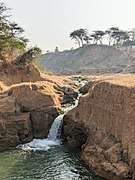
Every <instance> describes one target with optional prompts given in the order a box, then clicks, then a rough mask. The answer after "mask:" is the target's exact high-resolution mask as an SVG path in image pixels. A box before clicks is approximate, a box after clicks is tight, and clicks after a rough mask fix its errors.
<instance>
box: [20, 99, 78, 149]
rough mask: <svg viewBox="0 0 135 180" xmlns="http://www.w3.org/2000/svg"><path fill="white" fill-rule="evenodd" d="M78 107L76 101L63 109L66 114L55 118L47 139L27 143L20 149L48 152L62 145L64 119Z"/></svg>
mask: <svg viewBox="0 0 135 180" xmlns="http://www.w3.org/2000/svg"><path fill="white" fill-rule="evenodd" d="M77 105H78V100H76V101H75V104H74V105H72V106H69V107H65V108H63V111H64V114H60V115H59V116H58V117H56V118H55V120H54V122H53V124H52V126H51V128H50V130H49V134H48V136H47V138H45V139H33V140H32V141H31V142H30V143H26V144H23V145H19V146H18V148H21V149H23V150H25V151H30V150H34V151H36V150H45V151H46V150H48V149H50V148H51V147H54V146H56V145H60V144H61V143H62V142H61V139H60V136H61V128H62V122H63V117H64V115H65V114H66V113H67V112H68V111H70V110H72V109H73V108H75V107H76V106H77Z"/></svg>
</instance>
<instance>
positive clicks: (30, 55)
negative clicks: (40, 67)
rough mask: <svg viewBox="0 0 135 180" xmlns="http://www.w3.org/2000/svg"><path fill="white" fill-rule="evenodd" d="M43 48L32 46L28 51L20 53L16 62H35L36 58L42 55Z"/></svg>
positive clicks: (24, 63) (23, 63)
mask: <svg viewBox="0 0 135 180" xmlns="http://www.w3.org/2000/svg"><path fill="white" fill-rule="evenodd" d="M41 52H42V51H41V49H40V48H39V47H37V46H35V47H32V48H30V49H29V50H28V51H26V52H25V53H23V54H22V55H20V56H19V57H18V58H17V59H16V61H15V62H14V63H15V64H22V65H26V64H28V63H31V62H33V61H34V60H36V59H38V57H39V56H40V55H41Z"/></svg>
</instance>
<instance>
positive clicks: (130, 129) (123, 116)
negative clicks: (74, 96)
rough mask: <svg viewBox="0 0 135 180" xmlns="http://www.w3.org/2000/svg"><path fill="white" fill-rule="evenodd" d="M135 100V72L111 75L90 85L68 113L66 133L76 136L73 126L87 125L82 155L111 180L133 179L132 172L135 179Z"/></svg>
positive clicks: (93, 167) (96, 169)
mask: <svg viewBox="0 0 135 180" xmlns="http://www.w3.org/2000/svg"><path fill="white" fill-rule="evenodd" d="M134 100H135V76H134V75H119V76H118V75H115V76H108V77H105V78H102V79H101V80H99V81H98V80H97V82H95V83H94V84H93V86H92V87H91V86H90V88H89V90H88V93H87V94H86V95H84V96H82V97H81V98H80V100H79V105H78V107H76V108H75V109H73V110H72V111H70V112H69V113H68V114H67V117H68V119H66V128H65V127H63V129H64V134H65V136H66V137H70V136H71V137H72V131H71V130H70V129H72V126H73V125H74V128H76V126H79V125H80V124H81V125H83V126H84V127H83V128H84V129H85V132H84V133H85V134H86V135H87V138H86V141H85V144H84V145H83V146H82V157H83V159H84V161H85V162H86V163H87V164H88V165H89V167H90V168H91V169H93V170H94V171H96V173H97V174H99V175H101V176H103V177H105V178H107V179H112V180H115V179H119V180H120V179H131V175H132V174H133V176H132V179H135V178H134V177H135V168H133V167H135V166H134V164H135V163H134V161H133V159H134V155H135V143H134V139H135V129H134V127H135V121H134V119H135V101H134ZM64 126H65V124H64ZM67 132H68V134H67ZM70 133H71V134H70ZM79 138H80V137H79Z"/></svg>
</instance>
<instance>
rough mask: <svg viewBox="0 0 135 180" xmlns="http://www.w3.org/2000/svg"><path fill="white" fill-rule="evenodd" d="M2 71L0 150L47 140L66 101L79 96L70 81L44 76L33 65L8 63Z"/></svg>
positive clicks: (0, 79)
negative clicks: (35, 140)
mask: <svg viewBox="0 0 135 180" xmlns="http://www.w3.org/2000/svg"><path fill="white" fill-rule="evenodd" d="M1 68H2V69H1V72H0V151H3V150H6V149H9V148H12V147H15V146H16V145H18V144H20V143H26V142H29V141H31V140H32V139H33V138H45V137H47V134H48V132H49V129H50V127H51V125H52V123H53V120H54V119H55V118H56V117H57V116H58V114H59V113H60V110H61V104H62V103H64V102H67V98H66V96H67V97H68V96H69V97H70V99H71V100H73V99H74V98H75V97H76V96H77V91H76V90H75V88H77V87H75V85H74V83H73V82H72V81H71V80H70V79H68V78H62V77H59V78H58V77H56V76H53V75H52V76H49V75H47V74H41V73H40V72H39V71H38V70H37V69H36V68H35V67H34V66H33V65H28V66H24V67H22V66H14V65H13V64H6V65H5V66H3V67H1Z"/></svg>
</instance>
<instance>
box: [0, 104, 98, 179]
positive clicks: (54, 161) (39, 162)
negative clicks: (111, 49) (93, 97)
mask: <svg viewBox="0 0 135 180" xmlns="http://www.w3.org/2000/svg"><path fill="white" fill-rule="evenodd" d="M77 104H78V101H76V102H75V105H72V106H70V107H67V108H64V109H63V111H64V114H66V113H67V112H68V111H70V110H71V109H73V108H74V107H76V106H77ZM64 114H61V115H59V116H58V117H57V118H56V119H55V120H54V122H53V124H52V126H51V129H50V131H49V134H48V137H47V138H46V139H34V140H33V141H31V142H30V143H26V144H23V145H19V146H18V147H17V149H15V150H12V151H6V152H2V153H0V180H100V179H101V178H100V177H97V176H95V175H94V174H93V173H91V172H90V171H89V170H88V169H87V167H86V166H85V164H84V163H83V161H82V160H81V158H80V156H79V154H78V153H77V152H72V151H70V150H69V149H68V147H67V146H66V145H64V144H63V143H62V140H61V139H60V135H61V126H62V121H63V116H64Z"/></svg>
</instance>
